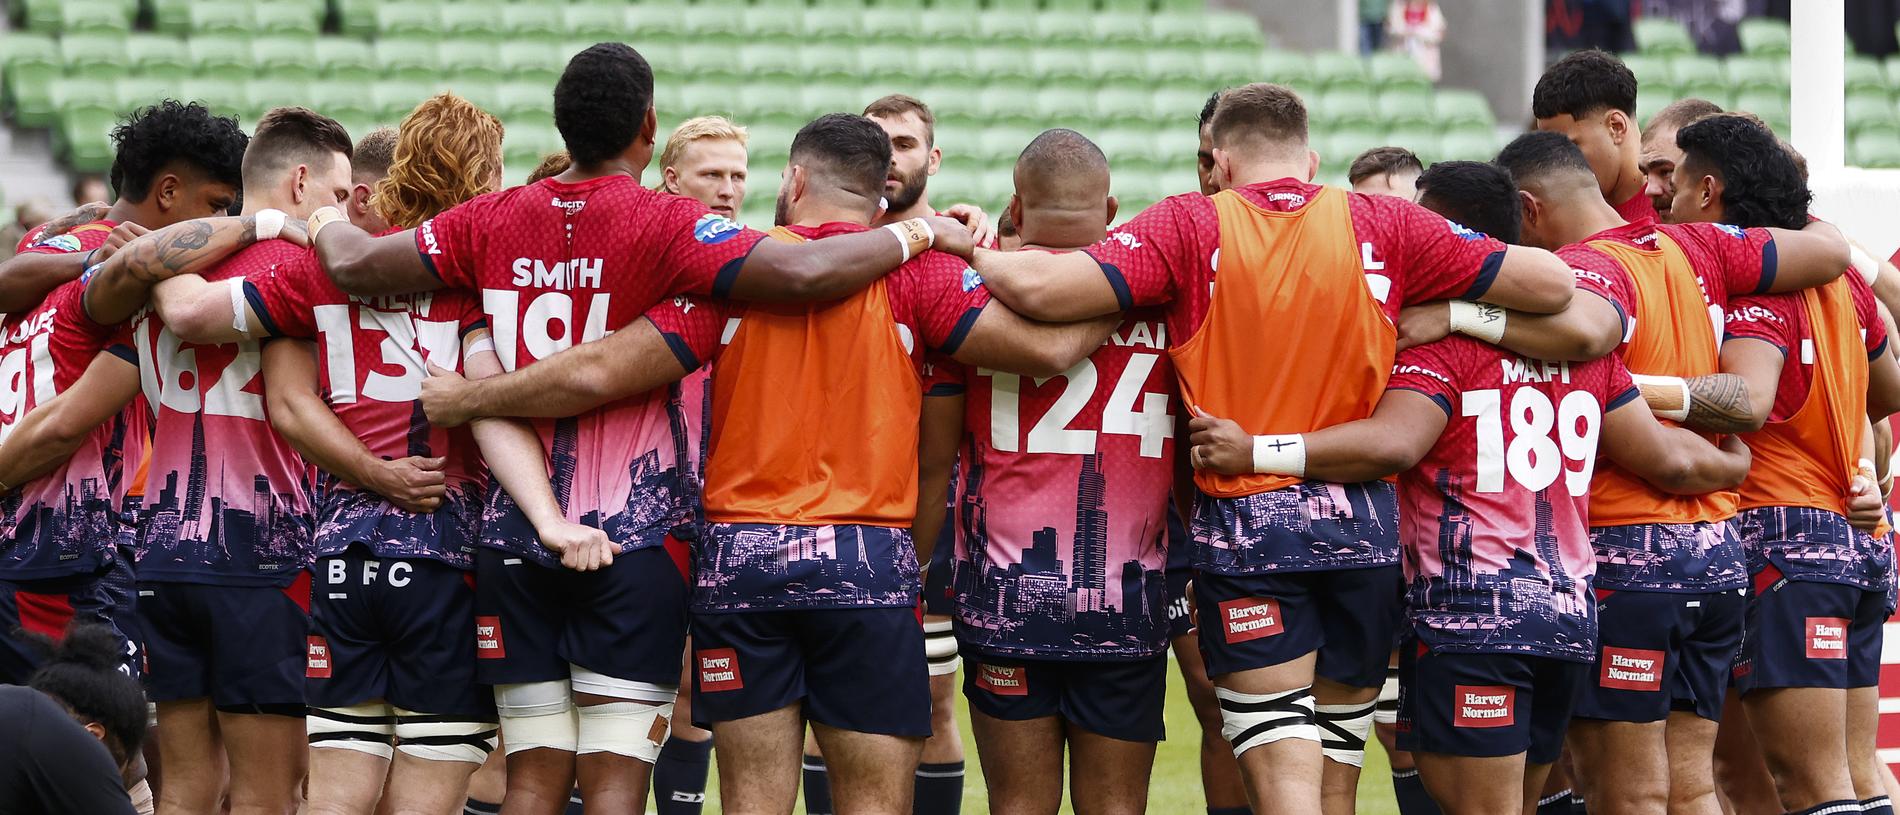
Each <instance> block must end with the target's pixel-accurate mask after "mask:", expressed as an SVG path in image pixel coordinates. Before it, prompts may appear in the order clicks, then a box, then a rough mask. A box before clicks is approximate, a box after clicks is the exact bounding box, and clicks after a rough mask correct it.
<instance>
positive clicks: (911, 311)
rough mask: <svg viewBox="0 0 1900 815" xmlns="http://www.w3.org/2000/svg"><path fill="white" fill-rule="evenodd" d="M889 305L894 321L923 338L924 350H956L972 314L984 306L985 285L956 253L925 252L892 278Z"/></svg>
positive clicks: (973, 319)
mask: <svg viewBox="0 0 1900 815" xmlns="http://www.w3.org/2000/svg"><path fill="white" fill-rule="evenodd" d="M891 285H892V287H893V289H892V291H891V305H892V307H893V310H894V311H895V314H896V317H897V321H898V322H899V323H902V324H904V325H907V326H910V328H911V329H912V330H913V331H915V332H916V333H917V336H918V337H920V338H922V340H923V345H924V347H925V348H927V349H930V350H934V351H936V352H938V353H940V354H943V355H945V356H948V355H951V354H955V353H956V352H957V349H958V348H960V347H962V346H963V338H964V337H967V336H969V334H970V328H971V327H972V326H974V325H976V318H977V316H978V315H980V314H982V313H983V307H984V306H986V305H989V302H990V292H989V289H986V288H984V287H983V280H982V278H979V277H977V275H976V272H975V270H973V269H971V268H970V265H969V264H968V263H965V262H963V260H962V259H961V258H958V257H956V256H955V255H949V254H945V253H942V252H927V253H925V254H924V255H922V256H919V257H916V258H913V259H911V260H910V262H908V263H905V264H904V265H903V266H902V267H900V268H899V269H898V271H897V273H896V274H893V275H892V276H891Z"/></svg>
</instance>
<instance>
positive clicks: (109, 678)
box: [27, 623, 145, 762]
mask: <svg viewBox="0 0 1900 815" xmlns="http://www.w3.org/2000/svg"><path fill="white" fill-rule="evenodd" d="M38 644H39V647H40V648H41V649H42V650H44V651H45V652H46V653H47V658H46V661H45V662H44V663H42V664H41V665H40V668H39V670H37V671H34V672H33V676H32V678H31V679H29V680H28V681H27V684H28V685H29V686H31V687H32V688H33V689H34V690H37V691H39V692H40V693H44V694H46V695H47V696H49V697H52V699H53V700H54V701H56V702H59V703H60V704H61V705H64V706H65V707H67V708H68V709H70V710H72V712H73V714H74V715H76V716H78V717H80V718H82V719H85V720H87V721H92V722H98V723H99V724H100V725H101V726H103V727H104V728H105V730H106V735H107V736H109V737H110V738H111V740H112V741H114V742H117V743H118V744H117V746H118V748H119V751H120V752H117V753H115V754H114V755H113V758H114V759H115V760H117V761H120V762H123V761H126V760H128V759H130V758H131V757H132V756H135V755H138V752H139V749H140V747H141V746H143V745H144V743H145V691H144V690H142V689H140V687H139V683H138V680H136V679H133V678H132V677H130V676H127V675H125V674H123V673H120V671H119V667H120V660H121V659H122V658H123V656H124V654H125V647H124V646H123V644H121V642H120V640H119V636H118V634H116V633H113V631H112V629H111V628H108V627H106V626H104V625H100V624H98V623H76V624H74V625H73V626H72V627H70V628H68V629H67V631H66V636H65V637H64V638H63V639H61V640H60V641H59V643H58V644H57V645H55V644H54V643H52V642H51V641H50V640H48V639H46V638H43V637H42V638H40V639H39V642H38Z"/></svg>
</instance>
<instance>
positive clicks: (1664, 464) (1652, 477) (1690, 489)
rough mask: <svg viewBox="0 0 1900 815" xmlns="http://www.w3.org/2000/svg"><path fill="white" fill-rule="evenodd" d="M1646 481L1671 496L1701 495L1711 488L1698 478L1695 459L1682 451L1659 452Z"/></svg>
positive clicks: (1645, 478) (1646, 475)
mask: <svg viewBox="0 0 1900 815" xmlns="http://www.w3.org/2000/svg"><path fill="white" fill-rule="evenodd" d="M1657 455H1658V458H1656V459H1655V460H1654V461H1653V462H1652V466H1651V468H1650V471H1649V472H1648V473H1647V474H1645V476H1644V480H1646V481H1648V482H1649V483H1650V484H1653V485H1655V487H1656V488H1657V489H1659V490H1662V491H1663V492H1666V493H1669V494H1671V495H1700V494H1702V493H1705V492H1708V490H1709V489H1710V488H1711V487H1709V485H1705V484H1703V483H1701V482H1702V479H1700V478H1698V477H1697V476H1698V473H1697V470H1696V462H1695V459H1694V458H1693V457H1691V456H1688V455H1686V454H1684V453H1683V452H1682V451H1680V450H1664V451H1659V452H1658V454H1657Z"/></svg>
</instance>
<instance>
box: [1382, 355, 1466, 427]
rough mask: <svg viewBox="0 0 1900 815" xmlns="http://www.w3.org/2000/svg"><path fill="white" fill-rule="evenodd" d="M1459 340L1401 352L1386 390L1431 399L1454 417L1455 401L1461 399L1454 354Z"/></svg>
mask: <svg viewBox="0 0 1900 815" xmlns="http://www.w3.org/2000/svg"><path fill="white" fill-rule="evenodd" d="M1456 339H1457V338H1455V337H1454V338H1446V339H1443V340H1439V341H1438V342H1429V343H1426V344H1424V345H1418V346H1413V347H1411V348H1407V349H1405V350H1403V351H1400V352H1399V354H1398V357H1397V359H1396V360H1395V361H1394V362H1393V365H1392V378H1391V379H1389V380H1386V383H1385V389H1386V390H1388V391H1393V390H1402V391H1413V392H1416V393H1419V394H1422V395H1424V396H1427V397H1429V398H1430V399H1431V400H1432V401H1433V402H1437V403H1438V407H1439V408H1441V409H1443V410H1444V411H1445V415H1447V416H1450V415H1451V404H1452V400H1454V399H1456V398H1458V386H1457V384H1456V382H1457V373H1458V370H1457V365H1456V362H1457V361H1456V360H1455V359H1453V355H1452V353H1451V351H1452V350H1453V347H1454V345H1455V341H1456Z"/></svg>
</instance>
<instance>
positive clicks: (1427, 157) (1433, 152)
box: [1385, 125, 1443, 165]
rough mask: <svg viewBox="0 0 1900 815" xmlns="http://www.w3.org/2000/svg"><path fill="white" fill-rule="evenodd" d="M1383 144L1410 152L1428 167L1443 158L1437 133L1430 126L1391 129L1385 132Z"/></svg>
mask: <svg viewBox="0 0 1900 815" xmlns="http://www.w3.org/2000/svg"><path fill="white" fill-rule="evenodd" d="M1385 143H1386V144H1389V145H1391V146H1393V147H1403V148H1405V149H1407V150H1410V151H1412V153H1413V154H1415V155H1417V156H1418V160H1419V161H1421V162H1423V163H1425V164H1428V165H1429V164H1431V163H1432V162H1434V161H1438V160H1441V159H1442V158H1443V156H1442V155H1440V149H1441V148H1440V145H1439V137H1438V131H1437V130H1435V129H1433V128H1432V127H1431V126H1430V125H1422V126H1419V125H1414V126H1409V127H1405V126H1401V127H1393V128H1391V129H1389V130H1387V131H1386V132H1385Z"/></svg>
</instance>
